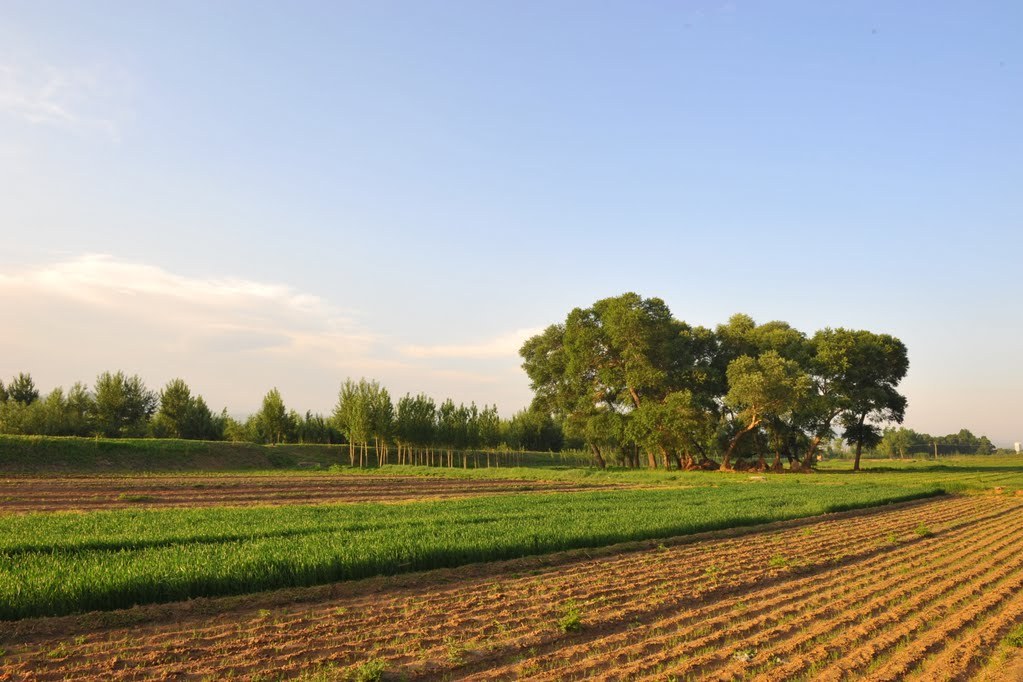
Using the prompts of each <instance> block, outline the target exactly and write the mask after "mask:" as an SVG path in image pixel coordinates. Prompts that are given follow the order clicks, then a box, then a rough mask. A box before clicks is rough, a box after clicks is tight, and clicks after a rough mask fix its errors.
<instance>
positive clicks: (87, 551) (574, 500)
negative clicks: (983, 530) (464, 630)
mask: <svg viewBox="0 0 1023 682" xmlns="http://www.w3.org/2000/svg"><path fill="white" fill-rule="evenodd" d="M939 492H941V489H940V487H939V486H935V485H909V486H907V485H890V484H883V483H869V482H860V481H848V482H845V483H837V484H836V483H830V484H825V485H818V484H811V483H806V482H804V481H803V480H801V479H799V478H795V477H793V478H792V479H791V480H789V481H785V482H779V483H777V484H773V485H759V484H749V485H741V486H740V485H732V486H723V487H699V488H688V489H663V490H617V491H607V492H603V491H602V492H594V493H571V494H531V495H509V496H500V497H479V498H472V499H464V500H450V501H442V502H413V503H407V504H352V505H319V506H293V507H279V508H265V507H262V508H261V507H256V508H245V509H241V508H207V509H202V510H149V511H134V510H127V511H103V512H92V513H87V514H80V513H49V514H25V515H8V516H0V618H4V619H16V618H23V617H26V616H40V615H59V614H64V613H72V612H77V611H83V610H89V609H112V608H119V607H126V606H131V605H133V604H142V603H148V602H163V601H173V600H180V599H187V598H189V597H196V596H204V595H219V594H235V593H242V592H253V591H258V590H263V589H269V588H274V587H284V586H297V585H312V584H317V583H325V582H330V581H336V580H344V579H352V578H360V577H366V576H370V575H376V574H387V573H396V572H405V571H416V570H423V569H430V568H437V567H444V566H457V565H461V564H466V563H472V562H480V561H491V560H497V559H508V558H513V557H519V556H525V555H530V554H541V553H547V552H553V551H557V550H563V549H569V548H578V547H596V546H602V545H608V544H612V543H617V542H622V541H627V540H639V539H649V538H663V537H669V536H675V535H684V534H689V533H696V532H700V531H707V530H714V529H721V528H729V527H735V526H746V525H752V524H758V523H765V522H768V521H775V520H781V519H791V518H797V517H803V516H810V515H815V514H822V513H825V512H829V511H838V510H843V509H851V508H856V507H864V506H870V505H878V504H885V503H888V502H894V501H899V500H908V499H914V498H919V497H924V496H929V495H934V494H938V493H939Z"/></svg>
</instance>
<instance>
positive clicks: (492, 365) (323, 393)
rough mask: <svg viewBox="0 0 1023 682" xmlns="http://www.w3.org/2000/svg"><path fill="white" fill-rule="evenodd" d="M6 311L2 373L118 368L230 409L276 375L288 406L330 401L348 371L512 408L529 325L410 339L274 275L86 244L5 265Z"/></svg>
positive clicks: (2, 295)
mask: <svg viewBox="0 0 1023 682" xmlns="http://www.w3.org/2000/svg"><path fill="white" fill-rule="evenodd" d="M0 310H2V311H3V312H4V315H3V333H0V376H6V375H9V374H12V373H16V372H19V371H30V372H32V374H33V376H34V377H35V378H36V383H37V384H38V385H39V386H41V387H43V388H44V389H46V390H48V388H49V387H52V386H67V385H70V384H71V383H72V382H74V381H77V380H83V381H89V380H90V379H91V377H94V376H96V375H97V374H99V373H100V372H102V371H106V370H117V369H123V370H124V371H126V372H128V373H139V374H140V375H142V377H143V379H144V380H145V381H146V382H147V383H149V384H150V385H151V386H154V387H158V386H161V385H163V383H164V382H166V381H167V380H169V379H171V378H174V377H181V378H184V379H185V380H186V381H188V382H189V383H190V384H191V385H192V386H193V388H194V389H195V390H197V391H198V392H200V393H202V394H203V395H204V396H205V397H206V398H207V401H208V402H209V403H210V404H211V405H215V406H228V407H229V409H230V410H231V411H232V412H235V413H238V414H243V413H245V412H246V411H250V410H253V409H256V407H257V406H258V402H259V399H260V398H261V397H262V395H263V394H264V393H265V392H266V391H267V390H268V389H269V388H271V387H273V386H277V387H278V388H280V389H281V391H282V393H283V394H284V396H285V400H286V401H288V404H289V406H292V405H294V406H295V407H296V408H299V409H302V410H304V409H313V410H316V411H329V410H330V409H331V406H332V405H333V404H334V402H335V401H336V397H337V389H338V386H339V384H340V382H341V381H342V380H343V379H344V378H345V377H346V376H352V377H360V376H365V377H368V378H374V379H377V380H379V381H381V382H382V383H383V384H384V385H385V386H388V387H389V388H390V389H391V390H392V392H393V394H394V395H402V394H404V393H405V392H406V391H408V392H413V393H415V392H419V391H423V392H426V393H428V394H430V395H433V396H435V397H437V398H442V397H446V396H451V397H453V398H454V399H455V400H456V401H465V402H468V401H470V400H475V401H476V402H477V404H484V403H487V404H489V403H498V404H500V405H502V406H503V407H505V408H506V409H509V410H514V409H517V408H518V407H521V406H522V405H524V404H525V403H526V402H528V399H529V397H528V389H527V387H526V380H525V377H524V375H522V373H521V370H519V368H518V365H519V362H518V358H517V351H518V348H519V346H520V345H521V343H522V340H524V339H525V338H527V337H528V336H529V335H531V334H532V333H534V332H532V331H531V330H520V331H517V332H514V333H511V334H505V335H500V336H497V337H494V338H492V339H490V340H488V341H483V342H480V343H476V344H468V345H448V346H404V345H402V344H401V343H400V342H396V341H395V340H393V339H388V338H385V337H383V336H381V335H379V334H377V333H374V332H373V331H372V330H371V329H370V328H369V327H368V326H367V325H366V324H365V322H364V321H363V320H362V318H361V316H360V315H359V314H357V313H356V312H354V311H351V310H346V309H344V308H341V307H339V306H338V305H336V304H334V303H332V302H330V301H327V300H325V299H323V298H321V297H319V296H316V295H313V294H309V293H306V292H302V291H299V290H296V289H295V288H293V287H290V286H288V285H285V284H280V283H272V282H259V281H253V280H248V279H241V278H230V277H226V278H224V277H191V276H185V275H182V274H178V273H174V272H170V271H168V270H166V269H163V268H161V267H157V266H154V265H150V264H144V263H133V262H128V261H124V260H119V259H116V258H113V257H111V256H107V255H86V256H80V257H77V258H71V259H68V260H64V261H60V262H56V263H49V264H45V265H39V266H35V267H27V268H22V269H20V270H18V271H7V272H0ZM442 359H450V360H451V361H450V362H442V361H441V360H442ZM464 359H473V360H475V362H474V364H473V365H472V366H471V367H466V366H465V365H463V364H461V363H459V362H458V360H464ZM441 365H442V366H441Z"/></svg>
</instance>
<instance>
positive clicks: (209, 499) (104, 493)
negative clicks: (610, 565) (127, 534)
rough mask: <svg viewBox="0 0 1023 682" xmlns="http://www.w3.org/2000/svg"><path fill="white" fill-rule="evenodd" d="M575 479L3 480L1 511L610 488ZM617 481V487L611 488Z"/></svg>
mask: <svg viewBox="0 0 1023 682" xmlns="http://www.w3.org/2000/svg"><path fill="white" fill-rule="evenodd" d="M608 487H609V486H607V485H595V484H594V485H587V484H581V483H571V482H564V483H562V482H550V481H527V480H509V479H504V480H499V479H494V480H485V479H457V478H440V477H438V478H435V479H431V478H423V477H413V476H340V475H334V476H331V475H329V474H325V475H303V476H218V477H208V476H205V477H204V476H186V475H182V474H176V475H173V476H125V477H115V476H91V477H90V476H82V477H73V476H68V477H61V478H52V477H51V478H30V477H16V478H0V513H4V512H42V511H71V510H80V511H94V510H98V509H124V508H127V507H133V508H139V507H142V508H145V507H204V506H236V505H237V506H242V505H279V504H323V503H345V502H402V501H408V500H422V499H443V498H453V497H467V496H473V495H493V494H508V493H531V492H544V491H551V492H562V491H563V492H575V491H582V490H598V489H605V488H608ZM610 487H614V486H610Z"/></svg>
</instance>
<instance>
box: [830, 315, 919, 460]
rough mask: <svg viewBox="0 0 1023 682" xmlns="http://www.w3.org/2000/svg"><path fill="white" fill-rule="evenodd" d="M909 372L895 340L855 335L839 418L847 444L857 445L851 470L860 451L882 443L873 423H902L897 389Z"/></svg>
mask: <svg viewBox="0 0 1023 682" xmlns="http://www.w3.org/2000/svg"><path fill="white" fill-rule="evenodd" d="M908 371H909V357H908V355H907V352H906V346H905V344H903V343H902V342H901V341H899V340H898V339H897V338H895V337H894V336H890V335H888V334H875V333H873V332H868V331H858V332H855V339H854V342H853V345H852V347H851V348H850V349H849V366H848V369H847V371H846V375H845V377H844V379H843V384H844V390H845V391H846V392H847V396H846V399H847V401H848V402H847V407H846V410H845V412H844V413H843V415H842V425H843V426H844V427H845V434H844V435H845V439H846V442H848V443H849V445H855V446H856V457H855V460H854V463H853V471H859V468H860V455H861V453H862V451H863V448H864V447H865V446H866V447H873V446H874V445H877V444H878V443H879V442H880V441H881V432H880V430H879V428H878V427H877V426H876V425H875V423H877V422H880V423H883V422H895V423H897V424H901V423H902V420H903V418H904V417H905V414H906V398H905V396H903V395H902V394H900V393H899V392H898V391H897V390H896V387H897V386H898V384H899V382H900V381H902V379H903V378H905V376H906V373H907V372H908Z"/></svg>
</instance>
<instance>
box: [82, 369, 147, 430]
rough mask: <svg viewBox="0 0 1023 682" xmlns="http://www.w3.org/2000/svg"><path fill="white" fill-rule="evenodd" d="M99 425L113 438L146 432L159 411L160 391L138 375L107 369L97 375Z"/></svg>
mask: <svg viewBox="0 0 1023 682" xmlns="http://www.w3.org/2000/svg"><path fill="white" fill-rule="evenodd" d="M95 401H96V426H97V428H99V429H100V431H101V433H102V434H103V435H105V436H107V437H110V438H116V437H118V436H143V435H145V433H146V425H147V424H148V422H149V419H150V418H151V417H152V416H153V413H154V412H155V411H156V405H157V401H158V398H157V395H156V393H154V392H153V391H150V390H149V389H147V388H146V385H145V384H144V383H143V381H142V379H141V378H139V376H138V375H137V374H136V375H133V376H130V377H128V376H125V374H124V372H120V371H118V372H117V373H116V374H111V373H110V372H104V373H103V374H100V375H99V377H97V378H96V397H95Z"/></svg>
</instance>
